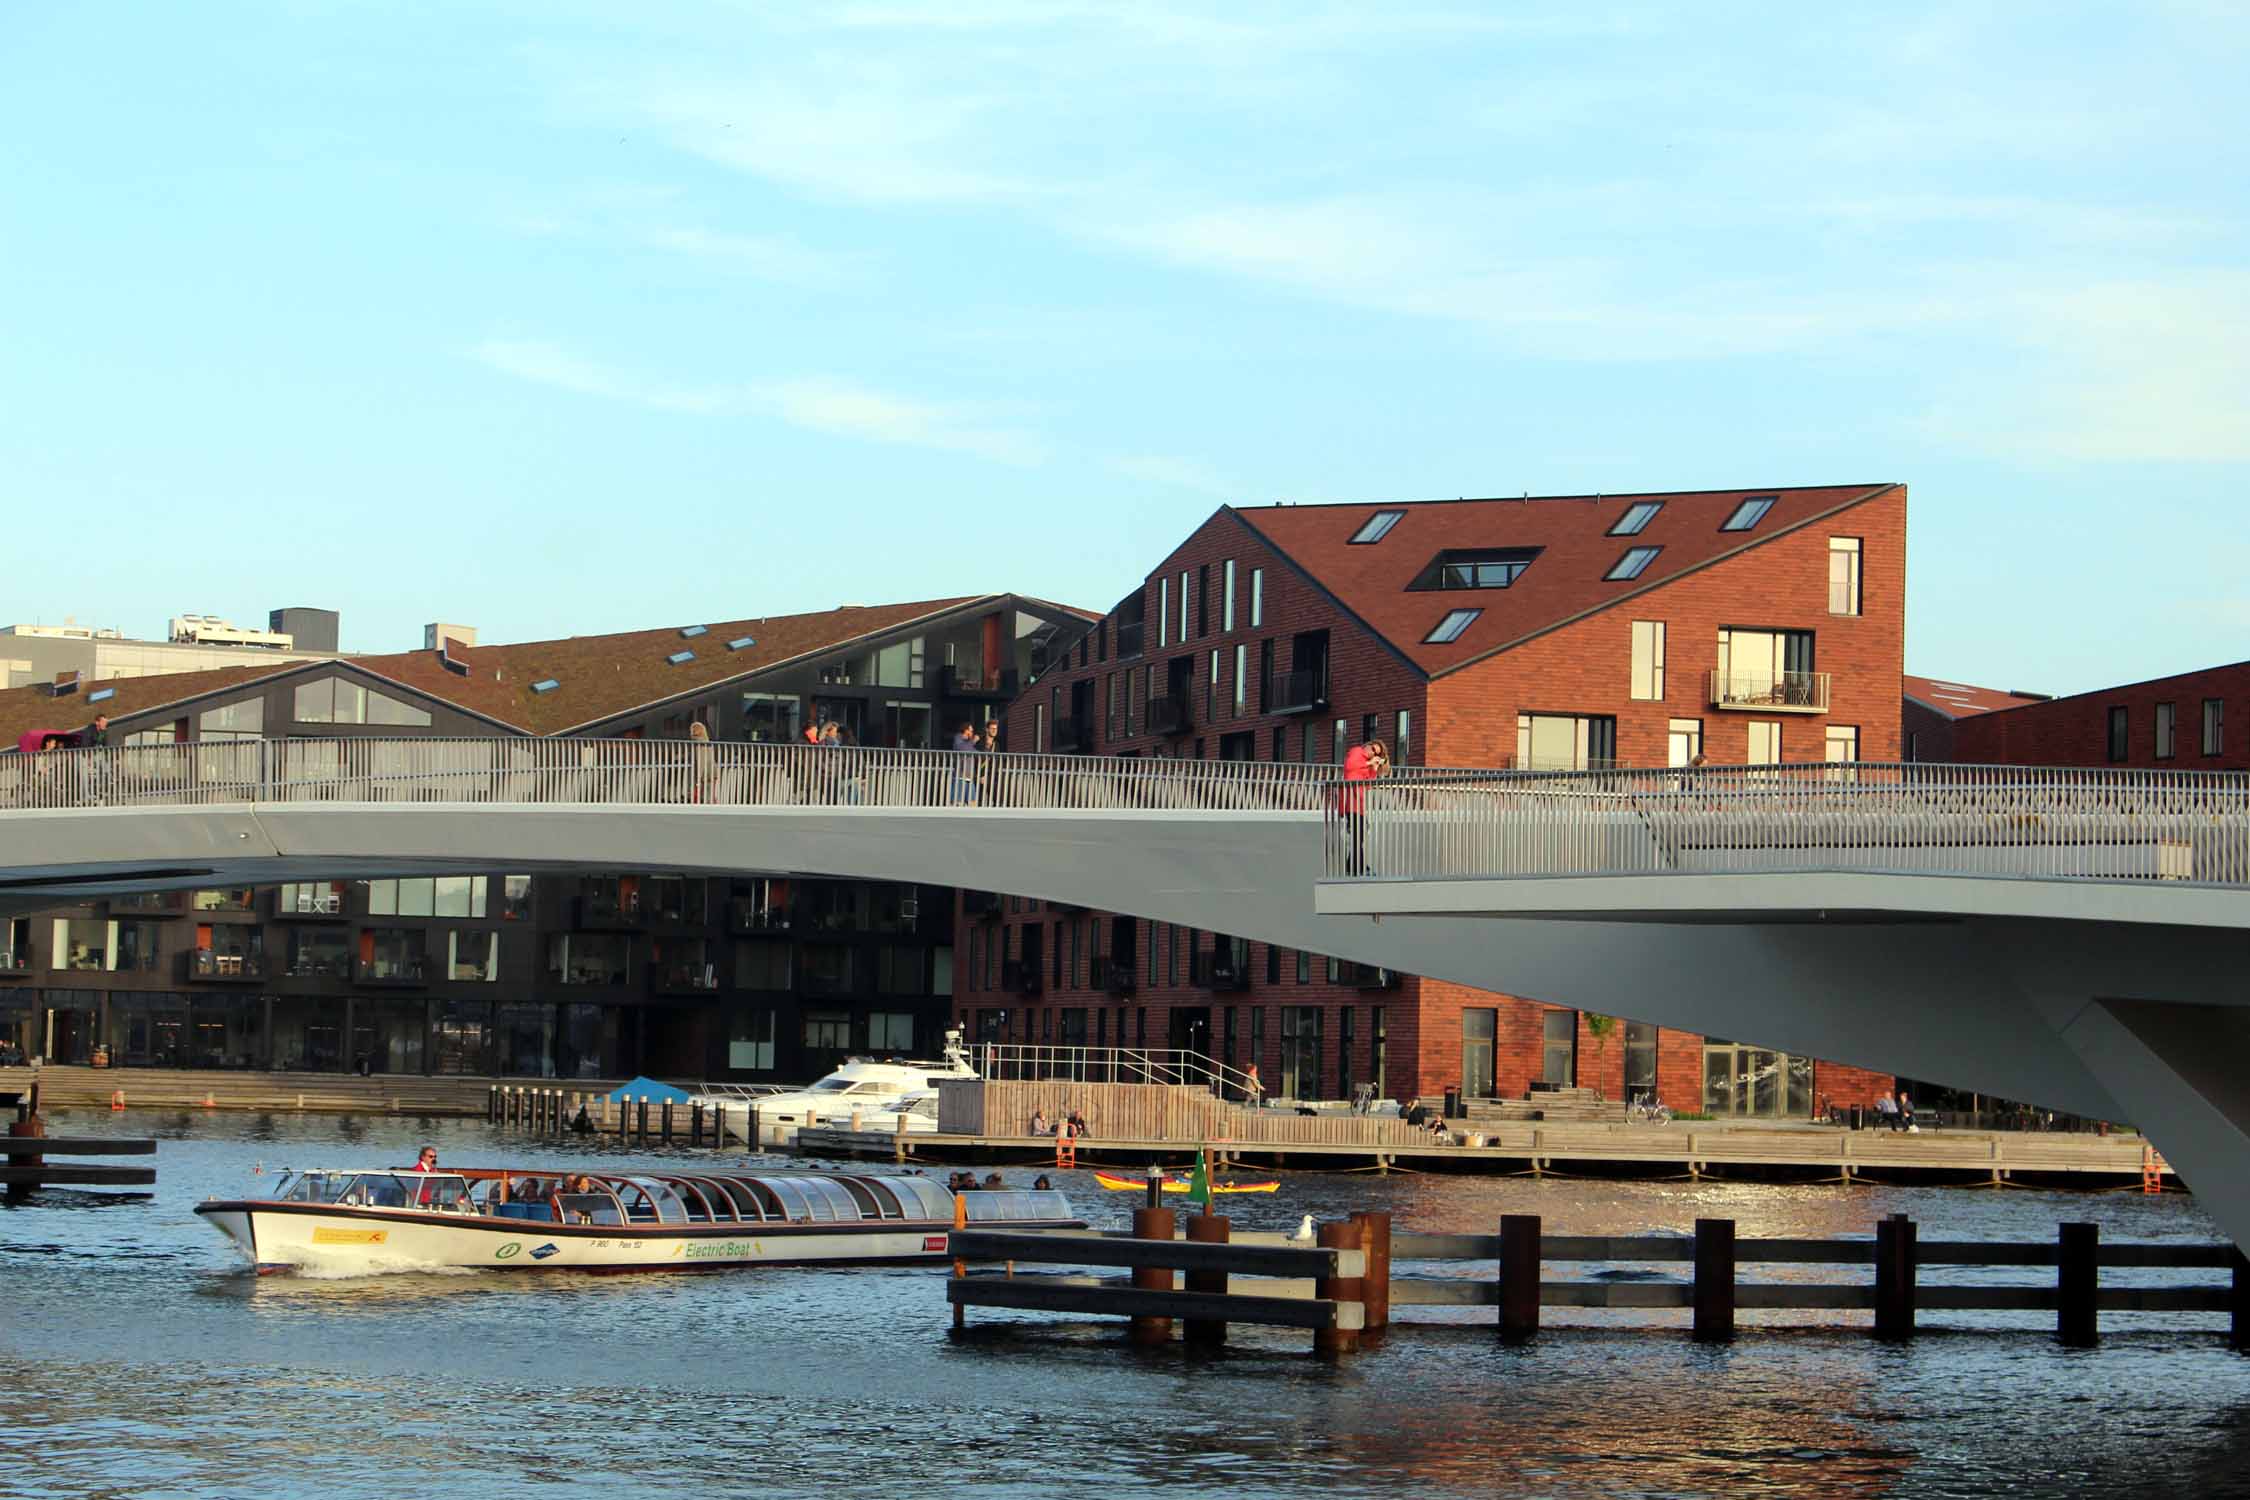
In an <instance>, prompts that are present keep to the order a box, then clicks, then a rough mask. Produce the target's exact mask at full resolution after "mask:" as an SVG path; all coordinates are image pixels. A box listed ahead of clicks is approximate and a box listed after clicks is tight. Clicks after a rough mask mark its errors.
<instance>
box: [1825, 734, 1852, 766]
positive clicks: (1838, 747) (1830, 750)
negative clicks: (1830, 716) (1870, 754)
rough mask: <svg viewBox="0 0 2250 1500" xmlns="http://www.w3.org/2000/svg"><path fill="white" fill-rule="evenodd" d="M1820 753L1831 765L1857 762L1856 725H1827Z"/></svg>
mask: <svg viewBox="0 0 2250 1500" xmlns="http://www.w3.org/2000/svg"><path fill="white" fill-rule="evenodd" d="M1821 752H1822V755H1823V757H1824V758H1825V759H1826V760H1827V761H1828V762H1829V763H1830V764H1831V765H1834V764H1837V763H1840V762H1849V761H1856V760H1858V759H1859V726H1858V725H1857V724H1831V725H1829V726H1828V732H1827V734H1826V736H1825V737H1824V741H1823V744H1822V747H1821Z"/></svg>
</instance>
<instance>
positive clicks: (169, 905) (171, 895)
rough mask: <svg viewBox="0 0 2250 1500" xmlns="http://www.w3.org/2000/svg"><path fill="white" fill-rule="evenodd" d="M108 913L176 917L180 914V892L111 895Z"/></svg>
mask: <svg viewBox="0 0 2250 1500" xmlns="http://www.w3.org/2000/svg"><path fill="white" fill-rule="evenodd" d="M109 914H110V915H111V916H113V917H123V916H134V917H176V916H178V915H179V914H180V893H179V892H178V891H139V892H136V893H134V894H133V895H130V896H112V897H110V898H109Z"/></svg>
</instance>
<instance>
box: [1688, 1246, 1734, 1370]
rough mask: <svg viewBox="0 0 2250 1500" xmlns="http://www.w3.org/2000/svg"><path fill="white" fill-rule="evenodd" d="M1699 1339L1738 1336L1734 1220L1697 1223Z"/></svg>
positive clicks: (1697, 1319) (1713, 1339)
mask: <svg viewBox="0 0 2250 1500" xmlns="http://www.w3.org/2000/svg"><path fill="white" fill-rule="evenodd" d="M1695 1336H1696V1337H1697V1338H1699V1339H1702V1340H1705V1341H1706V1342H1710V1343H1725V1342H1726V1341H1727V1340H1729V1339H1731V1338H1733V1337H1734V1220H1732V1219H1697V1220H1696V1221H1695Z"/></svg>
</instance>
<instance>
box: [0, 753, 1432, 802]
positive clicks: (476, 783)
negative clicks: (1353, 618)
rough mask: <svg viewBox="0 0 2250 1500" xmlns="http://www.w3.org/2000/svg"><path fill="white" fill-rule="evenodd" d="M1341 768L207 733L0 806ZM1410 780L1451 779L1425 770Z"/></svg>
mask: <svg viewBox="0 0 2250 1500" xmlns="http://www.w3.org/2000/svg"><path fill="white" fill-rule="evenodd" d="M1335 774H1336V772H1335V767H1333V766H1324V765H1295V764H1284V763H1276V762H1271V761H1223V760H1168V759H1158V758H1154V757H1151V758H1147V759H1125V758H1109V757H1103V756H1089V755H1003V754H985V753H981V752H979V753H975V754H963V753H958V752H955V751H950V750H894V749H882V748H873V747H865V746H819V745H806V744H795V743H788V744H765V743H757V744H752V743H735V742H720V741H694V740H647V739H622V740H583V739H532V738H521V739H500V740H462V739H436V738H415V739H406V738H397V739H392V738H376V737H367V738H334V739H289V740H279V739H243V740H196V741H186V742H182V743H178V744H164V745H126V746H117V747H110V748H105V749H83V750H64V749H56V750H47V751H40V752H36V753H32V754H24V753H21V752H8V753H0V812H5V811H8V810H11V809H25V808H74V807H89V806H106V805H117V806H164V805H198V804H214V803H229V802H501V803H543V804H555V803H568V804H586V805H595V804H663V803H684V804H708V805H714V806H731V807H758V806H804V805H815V806H821V805H825V806H838V807H845V806H851V807H872V808H962V807H980V806H981V807H1011V808H1041V809H1054V810H1064V811H1079V810H1104V809H1116V810H1131V811H1162V810H1167V809H1173V810H1180V811H1212V810H1257V811H1273V812H1298V813H1315V814H1316V813H1318V812H1319V811H1320V810H1321V808H1322V806H1323V805H1324V802H1325V800H1326V799H1327V798H1328V796H1329V792H1328V782H1329V779H1330V778H1331V777H1333V776H1334V775H1335ZM1395 774H1398V775H1400V776H1401V777H1402V778H1403V779H1419V778H1421V777H1424V776H1431V775H1443V774H1447V773H1442V772H1433V771H1430V770H1428V769H1426V768H1421V767H1416V768H1412V769H1409V770H1404V771H1401V772H1399V773H1395Z"/></svg>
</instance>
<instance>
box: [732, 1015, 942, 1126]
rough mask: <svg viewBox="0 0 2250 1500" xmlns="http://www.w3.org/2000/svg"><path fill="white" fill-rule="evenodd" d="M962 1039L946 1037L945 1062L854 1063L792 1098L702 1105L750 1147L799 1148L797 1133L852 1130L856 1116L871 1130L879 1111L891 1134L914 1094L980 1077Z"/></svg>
mask: <svg viewBox="0 0 2250 1500" xmlns="http://www.w3.org/2000/svg"><path fill="white" fill-rule="evenodd" d="M959 1035H960V1033H958V1032H949V1033H947V1036H946V1048H945V1058H944V1060H943V1061H941V1062H871V1061H867V1060H863V1059H860V1058H854V1059H852V1060H851V1061H850V1062H847V1063H845V1064H844V1065H843V1066H842V1067H840V1068H838V1069H837V1070H836V1071H835V1072H833V1073H830V1074H829V1075H828V1076H827V1077H825V1078H823V1079H821V1080H819V1081H818V1082H816V1083H814V1084H813V1085H812V1086H811V1087H809V1088H803V1089H799V1090H797V1091H796V1092H794V1093H787V1094H768V1095H766V1096H764V1097H763V1098H759V1099H751V1100H747V1101H746V1100H742V1099H730V1098H727V1097H725V1096H724V1095H705V1096H703V1097H702V1102H703V1103H704V1104H705V1105H706V1106H708V1107H709V1108H711V1109H713V1110H715V1111H717V1113H718V1116H719V1118H720V1119H721V1120H722V1121H724V1122H725V1124H726V1129H727V1133H728V1134H729V1135H732V1136H734V1137H735V1138H736V1139H738V1140H743V1141H749V1142H750V1144H751V1145H752V1146H754V1147H764V1146H792V1145H795V1144H796V1141H797V1132H798V1131H799V1130H801V1129H803V1128H804V1127H805V1126H807V1125H811V1126H816V1127H817V1126H828V1127H830V1128H832V1129H849V1128H851V1122H852V1116H853V1115H855V1114H856V1115H858V1116H860V1125H861V1127H862V1128H867V1129H872V1128H876V1127H872V1126H869V1125H868V1124H867V1118H868V1117H869V1116H870V1115H873V1114H875V1113H876V1112H878V1111H882V1112H885V1116H884V1118H885V1123H884V1125H883V1126H882V1127H880V1128H883V1129H889V1128H891V1125H892V1124H893V1123H895V1121H894V1120H893V1119H892V1116H891V1115H890V1114H889V1113H888V1112H890V1111H895V1110H896V1109H897V1108H898V1105H899V1101H900V1100H901V1099H904V1098H906V1097H907V1096H908V1095H910V1094H923V1093H930V1092H933V1091H935V1089H936V1087H937V1080H938V1079H940V1078H974V1077H976V1076H977V1070H976V1069H975V1068H973V1067H971V1066H970V1065H969V1058H968V1054H967V1053H965V1052H963V1051H962V1050H961V1047H960V1044H959V1042H958V1041H957V1038H958V1037H959ZM753 1115H755V1117H756V1119H757V1124H758V1138H757V1140H755V1141H750V1122H751V1119H752V1116H753ZM909 1128H912V1127H909Z"/></svg>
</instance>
